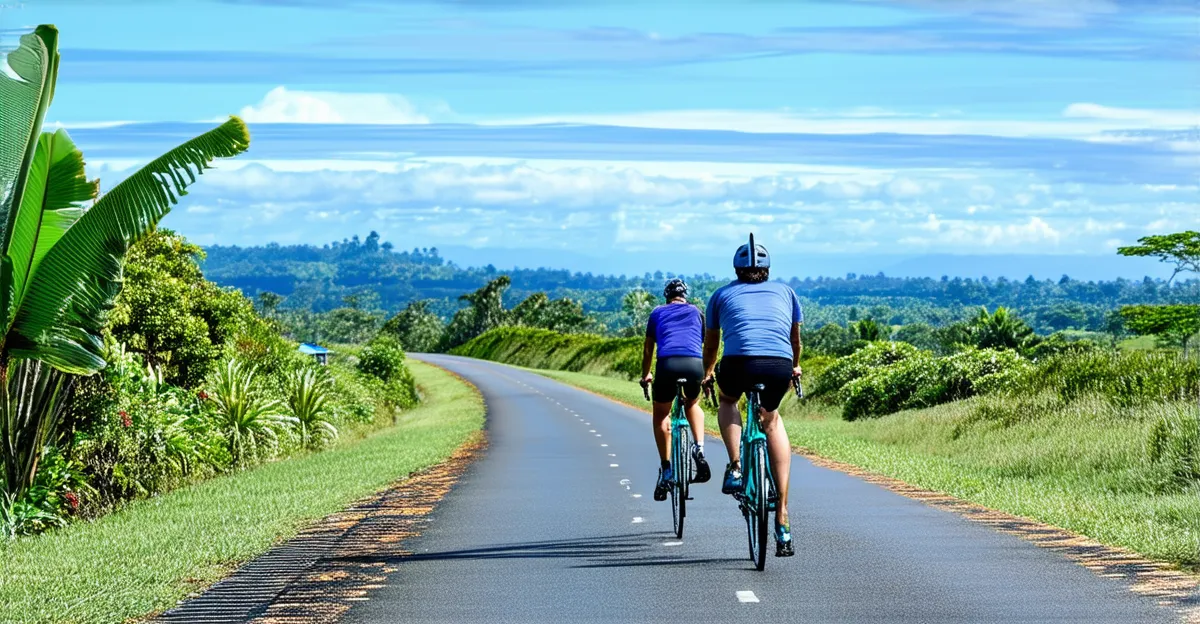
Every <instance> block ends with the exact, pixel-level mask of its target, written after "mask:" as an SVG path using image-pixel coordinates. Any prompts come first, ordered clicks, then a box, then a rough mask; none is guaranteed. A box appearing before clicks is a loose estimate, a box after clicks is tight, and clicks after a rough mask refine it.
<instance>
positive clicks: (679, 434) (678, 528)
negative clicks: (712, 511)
mask: <svg viewBox="0 0 1200 624" xmlns="http://www.w3.org/2000/svg"><path fill="white" fill-rule="evenodd" d="M687 383H688V380H686V379H677V380H675V399H674V400H673V401H672V402H671V441H670V447H671V467H672V468H674V470H675V483H674V484H673V486H672V487H671V512H672V513H671V520H672V522H673V523H674V525H675V537H677V538H682V537H683V519H684V518H685V517H687V501H689V500H691V496H690V495H689V489H690V488H689V487H688V486H689V484H690V483H691V481H692V470H693V468H692V425H691V423H689V422H688V419H687V412H686V410H685V408H684V406H685V405H686V404H687V398H686V397H685V395H684V391H683V387H684V385H685V384H687ZM642 392H643V393H645V395H646V400H647V401H649V400H650V389H649V387H648V386H645V385H643V386H642Z"/></svg>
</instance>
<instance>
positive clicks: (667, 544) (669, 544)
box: [663, 542, 683, 546]
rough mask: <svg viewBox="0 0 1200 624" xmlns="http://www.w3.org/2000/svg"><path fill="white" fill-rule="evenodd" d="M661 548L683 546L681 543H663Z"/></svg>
mask: <svg viewBox="0 0 1200 624" xmlns="http://www.w3.org/2000/svg"><path fill="white" fill-rule="evenodd" d="M663 546H683V542H663Z"/></svg>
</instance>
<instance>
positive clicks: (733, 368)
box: [717, 355, 792, 412]
mask: <svg viewBox="0 0 1200 624" xmlns="http://www.w3.org/2000/svg"><path fill="white" fill-rule="evenodd" d="M791 383H792V361H791V360H790V359H788V358H781V357H757V356H743V355H728V356H725V357H723V358H721V363H720V364H719V365H718V366H717V384H718V385H720V386H721V394H724V395H725V396H727V397H731V398H738V397H740V396H742V395H743V394H746V391H747V390H750V389H751V386H753V385H754V384H762V385H763V391H762V392H760V393H759V394H758V404H759V405H760V406H762V408H763V409H765V410H767V411H768V412H773V411H775V410H777V409H779V403H780V402H781V401H783V395H785V394H787V391H788V389H789V388H790V387H791Z"/></svg>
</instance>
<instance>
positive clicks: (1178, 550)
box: [535, 370, 1200, 571]
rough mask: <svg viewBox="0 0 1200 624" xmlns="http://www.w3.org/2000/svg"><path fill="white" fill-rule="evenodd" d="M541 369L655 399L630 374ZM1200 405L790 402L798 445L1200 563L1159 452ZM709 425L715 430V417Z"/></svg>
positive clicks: (1182, 498)
mask: <svg viewBox="0 0 1200 624" xmlns="http://www.w3.org/2000/svg"><path fill="white" fill-rule="evenodd" d="M535 372H538V373H541V374H542V375H545V376H547V377H550V378H553V379H557V380H559V381H563V382H565V383H568V384H571V385H574V386H577V387H581V388H585V389H588V390H591V391H593V392H597V393H599V394H602V395H606V396H609V397H611V398H614V399H617V400H619V401H622V402H625V403H628V404H630V405H633V406H635V407H638V408H641V409H646V408H647V403H646V402H645V400H644V398H643V396H642V391H641V388H640V387H638V385H637V384H635V383H632V382H629V381H623V380H620V379H615V378H612V377H599V376H593V375H586V374H581V373H571V372H560V371H544V370H538V371H535ZM1195 410H1196V406H1195V404H1194V403H1188V402H1180V403H1158V404H1151V405H1147V406H1141V407H1135V408H1119V407H1114V406H1112V405H1111V404H1109V403H1108V402H1105V401H1103V400H1098V399H1092V398H1084V399H1080V400H1077V401H1074V402H1072V403H1069V404H1064V403H1063V402H1062V401H1061V399H1058V398H1057V397H1056V396H1054V395H1051V394H1042V395H1038V396H1035V397H1031V398H1028V399H1020V400H1014V399H1005V398H1002V397H999V396H984V397H975V398H972V399H968V400H965V401H958V402H955V403H949V404H946V405H940V406H937V407H933V408H928V409H922V410H909V411H904V412H900V413H897V414H893V415H891V416H885V417H883V418H878V419H873V420H866V421H856V422H847V421H844V420H842V419H841V418H840V417H839V412H840V408H838V407H831V406H825V405H821V404H817V403H809V404H805V405H803V406H801V405H800V404H799V403H798V402H796V401H795V399H793V398H791V397H789V398H788V399H787V400H786V402H785V403H784V406H783V408H782V413H783V416H784V420H785V422H786V424H787V427H788V432H789V433H790V434H791V440H792V443H793V445H795V446H798V447H802V448H805V449H807V450H809V451H811V452H813V453H815V454H817V455H820V456H822V457H827V458H830V459H835V460H838V461H843V462H846V463H849V464H853V465H856V466H859V467H861V468H865V469H867V470H870V471H873V472H876V473H879V474H883V475H887V476H890V477H894V478H897V479H900V480H902V481H905V482H907V483H910V484H913V485H917V486H920V487H923V488H926V489H930V490H935V491H939V492H944V493H947V494H950V495H953V496H956V497H958V498H962V499H965V500H969V501H972V502H975V503H978V504H981V505H984V506H986V507H989V508H992V509H997V510H1001V511H1006V512H1009V513H1013V514H1017V515H1020V516H1025V517H1028V518H1033V519H1036V520H1038V521H1041V522H1045V523H1047V524H1051V525H1055V526H1059V527H1062V528H1065V529H1069V530H1071V531H1075V532H1077V533H1081V534H1083V535H1087V536H1089V537H1091V538H1093V539H1096V540H1098V541H1100V542H1103V543H1106V544H1110V545H1115V546H1122V547H1125V548H1128V549H1130V550H1133V551H1136V552H1139V553H1142V554H1143V555H1146V556H1148V557H1151V558H1154V559H1158V560H1162V561H1167V562H1171V563H1174V564H1177V565H1179V566H1181V567H1183V568H1185V569H1190V570H1192V571H1200V486H1193V487H1192V488H1191V489H1180V488H1179V487H1175V488H1173V489H1172V488H1171V487H1170V486H1168V485H1165V483H1166V481H1167V477H1165V476H1164V475H1163V474H1162V472H1163V471H1162V468H1161V467H1160V466H1157V465H1155V464H1153V463H1152V462H1151V461H1150V460H1149V459H1148V453H1147V443H1148V440H1149V439H1150V432H1151V429H1152V428H1153V426H1154V423H1155V422H1157V420H1158V419H1159V418H1160V417H1162V416H1164V415H1174V416H1178V415H1180V414H1183V413H1189V412H1194V411H1195ZM706 424H707V426H708V428H710V430H712V431H713V432H714V433H715V425H716V418H715V416H711V415H710V418H708V419H707V422H706ZM717 452H718V453H720V452H721V451H720V450H718V451H717Z"/></svg>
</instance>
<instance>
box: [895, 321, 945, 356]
mask: <svg viewBox="0 0 1200 624" xmlns="http://www.w3.org/2000/svg"><path fill="white" fill-rule="evenodd" d="M892 339H893V340H895V341H897V342H907V343H908V344H910V345H912V346H914V347H916V348H918V349H921V350H924V351H935V352H936V351H940V350H941V341H939V340H938V335H937V332H936V331H935V330H934V328H933V327H932V326H930V325H929V324H927V323H909V324H908V325H904V326H903V327H901V328H900V329H897V330H896V333H895V335H893V336H892Z"/></svg>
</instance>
